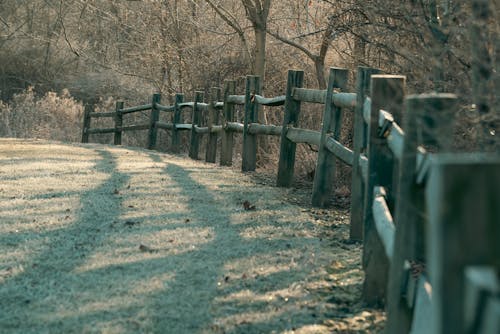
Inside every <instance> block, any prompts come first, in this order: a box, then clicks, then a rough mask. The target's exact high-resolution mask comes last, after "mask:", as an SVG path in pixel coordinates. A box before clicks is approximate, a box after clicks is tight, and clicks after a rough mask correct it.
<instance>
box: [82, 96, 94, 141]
mask: <svg viewBox="0 0 500 334" xmlns="http://www.w3.org/2000/svg"><path fill="white" fill-rule="evenodd" d="M91 113H92V106H91V105H90V104H86V105H85V111H84V114H83V128H82V143H88V142H89V134H90V133H89V130H90V123H91V120H92V118H91V117H90V114H91Z"/></svg>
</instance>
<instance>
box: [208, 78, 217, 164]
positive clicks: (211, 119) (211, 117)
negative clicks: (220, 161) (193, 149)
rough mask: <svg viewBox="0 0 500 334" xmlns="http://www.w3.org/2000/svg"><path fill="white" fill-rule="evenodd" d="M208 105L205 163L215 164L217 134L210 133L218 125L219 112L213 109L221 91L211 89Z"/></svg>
mask: <svg viewBox="0 0 500 334" xmlns="http://www.w3.org/2000/svg"><path fill="white" fill-rule="evenodd" d="M210 93H211V94H210V103H209V105H208V140H207V150H206V154H205V161H206V162H212V163H215V160H216V158H217V137H218V135H217V133H212V127H213V126H214V125H217V124H219V119H220V117H219V111H218V110H217V109H216V108H215V104H216V103H217V101H219V100H220V97H221V89H220V88H212V91H211V92H210Z"/></svg>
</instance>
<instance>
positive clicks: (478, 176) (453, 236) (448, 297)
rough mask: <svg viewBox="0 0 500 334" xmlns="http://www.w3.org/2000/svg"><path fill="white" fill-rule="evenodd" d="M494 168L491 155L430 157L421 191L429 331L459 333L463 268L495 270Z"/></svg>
mask: <svg viewBox="0 0 500 334" xmlns="http://www.w3.org/2000/svg"><path fill="white" fill-rule="evenodd" d="M499 170H500V158H499V156H498V154H495V153H491V154H484V153H482V154H481V153H473V154H437V155H436V156H435V157H434V159H432V164H431V172H430V176H429V179H428V182H427V188H426V204H427V217H428V230H427V243H428V247H427V250H428V266H429V273H430V282H431V285H432V309H431V314H432V319H429V321H430V322H431V328H432V331H431V333H440V334H444V333H457V334H463V333H465V328H464V327H465V326H464V318H465V312H464V269H465V267H466V266H468V265H487V266H488V265H491V266H493V268H494V269H495V270H496V271H497V272H498V270H500V243H499V242H498V236H499V235H500V224H499V222H500V205H499V189H500V173H498V171H499ZM476 329H477V328H476ZM468 333H469V332H468ZM470 333H471V332H470Z"/></svg>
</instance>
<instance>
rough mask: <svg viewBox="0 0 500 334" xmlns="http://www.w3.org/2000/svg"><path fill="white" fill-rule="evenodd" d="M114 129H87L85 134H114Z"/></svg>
mask: <svg viewBox="0 0 500 334" xmlns="http://www.w3.org/2000/svg"><path fill="white" fill-rule="evenodd" d="M115 131H116V128H101V129H88V130H87V134H89V135H94V134H105V133H115Z"/></svg>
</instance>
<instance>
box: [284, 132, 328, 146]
mask: <svg viewBox="0 0 500 334" xmlns="http://www.w3.org/2000/svg"><path fill="white" fill-rule="evenodd" d="M286 138H287V139H288V140H290V141H292V142H294V143H296V144H310V145H314V146H319V144H320V142H321V132H319V131H314V130H308V129H296V128H288V131H287V132H286Z"/></svg>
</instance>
